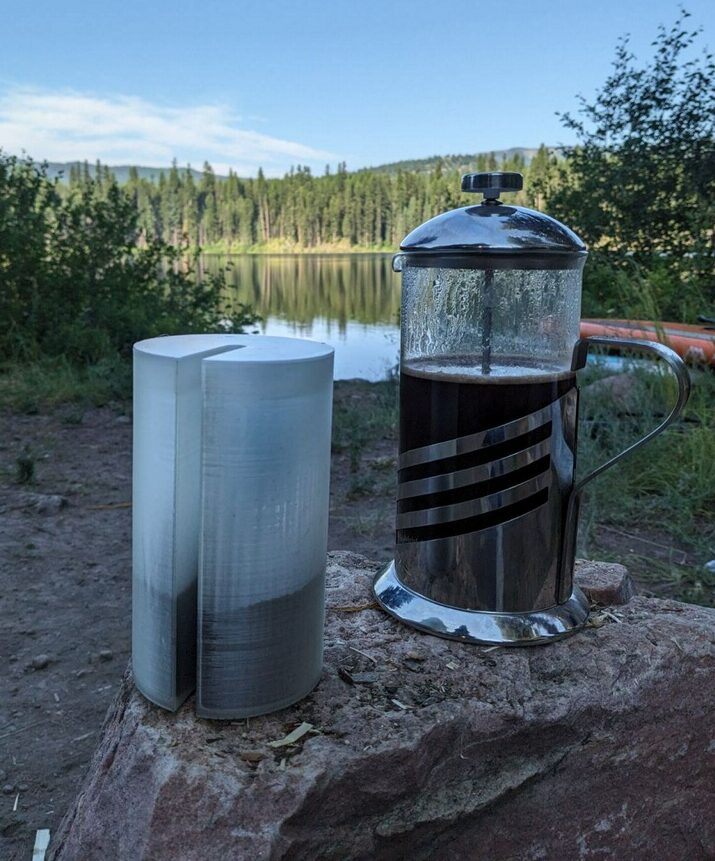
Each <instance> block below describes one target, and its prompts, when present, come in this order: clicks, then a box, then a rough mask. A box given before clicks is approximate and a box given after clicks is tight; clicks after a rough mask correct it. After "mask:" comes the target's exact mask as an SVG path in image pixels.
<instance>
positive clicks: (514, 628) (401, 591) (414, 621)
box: [374, 560, 589, 646]
mask: <svg viewBox="0 0 715 861" xmlns="http://www.w3.org/2000/svg"><path fill="white" fill-rule="evenodd" d="M374 591H375V597H376V598H377V600H378V602H379V603H380V604H381V606H382V607H383V609H385V610H387V612H388V613H390V615H392V616H394V617H395V618H396V619H399V620H400V621H401V622H405V623H406V624H408V625H411V626H412V627H413V628H418V629H419V630H421V631H426V632H427V633H428V634H436V635H437V636H438V637H447V638H448V639H450V640H462V641H463V642H467V643H476V644H481V645H494V646H516V645H522V646H523V645H537V644H539V643H546V642H549V641H550V640H558V639H560V638H561V637H567V636H568V635H569V634H572V633H574V632H575V631H577V630H578V629H579V628H581V627H583V625H584V624H585V623H586V620H587V619H588V612H589V603H588V598H586V596H585V595H584V594H583V592H582V591H581V590H580V589H579V588H578V586H575V587H574V589H573V592H572V593H571V597H570V598H569V599H568V601H566V602H565V603H564V604H557V605H556V606H555V607H548V608H547V609H545V610H532V611H529V612H524V613H497V612H487V611H485V610H464V609H460V608H459V607H450V606H449V605H447V604H440V603H438V602H437V601H431V600H430V599H429V598H425V596H424V595H418V594H417V592H413V591H412V590H411V589H408V588H407V586H405V585H404V583H402V582H401V581H400V578H399V577H398V576H397V570H396V569H395V562H394V560H393V561H392V562H390V564H389V565H388V566H387V567H386V568H384V569H383V570H382V571H381V572H380V573H379V574H378V575H377V577H376V579H375V584H374Z"/></svg>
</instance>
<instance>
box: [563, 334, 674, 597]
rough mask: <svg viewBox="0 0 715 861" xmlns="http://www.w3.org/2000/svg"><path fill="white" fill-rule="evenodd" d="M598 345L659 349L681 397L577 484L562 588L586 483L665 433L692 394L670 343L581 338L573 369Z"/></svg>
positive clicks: (567, 581)
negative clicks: (656, 421)
mask: <svg viewBox="0 0 715 861" xmlns="http://www.w3.org/2000/svg"><path fill="white" fill-rule="evenodd" d="M594 345H597V346H599V347H614V346H617V347H624V348H626V349H628V350H643V351H644V352H650V353H655V355H656V356H657V357H658V358H660V359H663V361H664V362H667V364H668V366H669V367H670V370H671V371H672V372H673V373H674V374H675V377H676V379H677V381H678V398H677V400H676V402H675V405H674V406H673V408H672V410H671V411H670V413H669V414H668V415H667V416H666V418H665V419H664V420H663V421H662V422H661V423H660V424H659V425H658V426H657V427H656V428H654V429H653V430H652V431H650V433H647V434H646V435H645V436H644V437H642V438H641V439H639V440H637V441H636V442H634V443H633V445H630V446H629V447H628V448H626V449H624V450H623V451H622V452H620V453H619V454H617V455H615V457H612V458H611V459H610V460H607V461H606V462H605V463H602V464H601V465H600V466H598V467H596V469H594V470H592V471H591V472H589V473H588V475H586V476H585V477H584V478H582V479H581V481H579V482H578V484H576V485H574V488H573V490H572V491H571V496H570V498H569V503H568V507H567V509H566V520H565V523H564V554H563V561H562V576H561V592H563V591H564V590H566V589H569V590H570V584H571V576H570V573H571V571H572V570H573V562H574V558H575V556H576V520H577V518H578V511H579V507H580V504H581V496H582V494H583V489H584V487H585V486H586V485H587V484H588V483H589V482H590V481H593V479H594V478H596V477H597V476H599V475H601V473H603V472H605V471H606V470H607V469H610V468H611V467H612V466H615V464H617V463H618V462H619V461H621V460H623V458H624V457H626V456H627V455H629V454H632V453H633V452H634V451H636V450H637V449H639V448H640V447H641V446H643V445H645V444H646V443H647V442H650V440H652V439H653V438H654V437H656V436H658V434H661V433H663V431H664V430H665V429H666V428H667V427H668V426H669V425H671V424H672V423H673V422H674V421H675V420H676V419H677V418H678V416H679V415H680V414H681V413H682V411H683V407H684V406H685V404H686V403H687V402H688V397H689V396H690V375H689V374H688V369H687V367H686V366H685V362H684V361H683V360H682V359H681V358H680V356H679V355H678V354H677V353H675V352H674V351H673V350H671V349H670V347H666V346H665V345H664V344H660V343H658V341H641V340H638V339H635V338H610V337H602V336H594V337H592V338H581V339H580V340H579V341H577V342H576V346H575V348H574V352H573V361H572V364H571V370H572V371H580V370H581V368H583V367H584V366H585V364H586V357H587V354H588V351H589V348H590V347H592V346H594ZM561 600H565V599H563V596H562V598H561Z"/></svg>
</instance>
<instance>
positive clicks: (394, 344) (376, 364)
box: [202, 254, 400, 380]
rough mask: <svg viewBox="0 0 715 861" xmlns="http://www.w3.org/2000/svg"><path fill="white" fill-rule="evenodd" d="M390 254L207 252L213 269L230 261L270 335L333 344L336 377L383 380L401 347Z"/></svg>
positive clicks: (237, 292) (233, 277) (232, 274)
mask: <svg viewBox="0 0 715 861" xmlns="http://www.w3.org/2000/svg"><path fill="white" fill-rule="evenodd" d="M390 261H391V255H389V254H342V255H340V254H337V255H314V254H311V255H307V254H303V255H297V254H283V255H260V256H259V255H205V256H204V258H203V261H202V263H203V266H204V267H205V268H206V270H207V271H209V272H210V271H212V270H214V271H215V270H216V269H218V268H219V267H220V266H226V265H227V264H230V265H231V268H230V271H229V273H228V277H227V280H228V283H229V284H230V286H231V288H232V290H233V291H234V293H233V297H234V299H236V300H237V301H239V302H246V303H248V304H250V305H252V306H253V307H254V308H255V310H256V311H257V312H258V313H259V314H261V316H262V317H263V322H262V323H261V324H260V325H259V329H260V331H261V332H262V333H263V334H266V335H286V336H292V337H298V338H313V339H314V340H318V341H325V342H327V343H328V344H331V345H332V346H334V347H335V378H336V379H350V378H353V377H362V378H363V379H368V380H379V379H383V378H384V377H385V375H386V373H387V372H388V371H389V370H390V369H391V368H393V367H394V365H395V363H396V362H397V354H398V351H399V328H398V325H397V319H398V311H399V307H400V279H399V277H398V276H396V275H395V274H394V273H393V272H392V270H391V267H390Z"/></svg>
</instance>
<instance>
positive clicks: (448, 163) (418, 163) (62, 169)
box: [47, 147, 561, 185]
mask: <svg viewBox="0 0 715 861" xmlns="http://www.w3.org/2000/svg"><path fill="white" fill-rule="evenodd" d="M549 150H550V152H552V153H554V154H555V155H556V156H557V157H559V156H561V149H560V148H558V147H549ZM537 152H538V149H537V147H511V148H510V149H500V150H493V151H492V152H482V153H472V154H465V155H432V156H429V157H428V158H417V159H405V160H404V161H393V162H388V163H387V164H380V165H377V166H376V167H364V168H360V170H358V171H350V172H351V173H364V172H368V171H370V172H373V173H397V172H398V171H405V172H409V173H430V172H431V171H433V170H434V169H435V168H436V167H437V165H441V167H442V170H460V171H467V170H470V169H472V170H473V169H474V165H475V162H476V161H477V159H478V158H479V157H480V156H491V155H493V156H494V157H495V158H496V160H497V162H499V163H501V162H502V161H508V160H510V159H513V158H514V157H515V156H521V157H522V158H523V159H524V163H525V164H527V165H528V164H530V163H531V160H532V159H533V157H534V156H535V155H536V153H537ZM81 166H82V162H79V161H75V162H71V161H68V162H55V161H52V162H49V163H48V165H47V173H48V175H49V177H50V178H51V179H54V178H55V177H58V176H60V177H61V178H62V179H63V180H64V181H65V182H66V181H67V179H68V177H69V174H70V170H71V169H72V167H81ZM88 169H89V174H90V176H94V174H95V171H96V166H95V164H94V163H93V162H90V163H89V164H88ZM109 170H110V171H111V172H112V173H113V174H114V176H115V177H116V178H117V182H118V183H119V184H120V185H122V184H124V183H125V182H126V181H127V180H128V179H129V170H130V165H127V164H119V165H109ZM170 170H171V168H170V167H139V166H138V167H137V171H138V173H139V176H140V178H141V179H148V180H150V181H151V182H158V181H159V177H160V176H161V175H162V174H167V173H168V172H169V171H170ZM186 170H187V168H186V167H180V168H179V171H180V172H181V173H182V174H184V173H185V172H186ZM191 174H192V176H193V178H194V179H195V180H199V179H201V171H200V170H195V169H194V168H191ZM216 178H217V179H226V177H225V176H221V175H220V174H216Z"/></svg>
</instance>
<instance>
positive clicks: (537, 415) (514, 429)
mask: <svg viewBox="0 0 715 861" xmlns="http://www.w3.org/2000/svg"><path fill="white" fill-rule="evenodd" d="M556 403H558V401H555V402H554V403H551V404H549V405H548V406H546V407H542V408H541V409H540V410H537V411H536V412H534V413H530V414H529V415H528V416H522V417H521V418H520V419H514V420H513V421H511V422H507V423H506V424H503V425H498V426H497V427H495V428H488V429H487V430H483V431H478V432H477V433H472V434H468V435H467V436H460V437H457V438H456V439H448V440H445V441H444V442H436V443H433V444H432V445H424V446H422V447H421V448H413V449H410V450H409V451H405V452H403V453H402V454H401V455H400V460H399V468H400V469H405V468H406V467H408V466H417V465H418V464H420V463H430V461H433V460H443V459H444V458H446V457H455V456H456V455H459V454H466V453H467V452H470V451H476V450H477V449H480V448H487V447H488V446H490V445H497V444H498V443H500V442H506V441H507V440H510V439H514V438H515V437H518V436H521V435H522V434H525V433H528V432H529V431H532V430H535V429H536V428H538V427H540V426H541V425H543V424H546V422H548V421H550V420H551V417H552V413H553V407H554V404H556Z"/></svg>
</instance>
